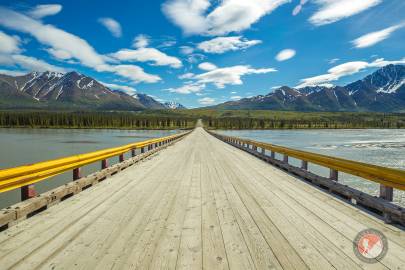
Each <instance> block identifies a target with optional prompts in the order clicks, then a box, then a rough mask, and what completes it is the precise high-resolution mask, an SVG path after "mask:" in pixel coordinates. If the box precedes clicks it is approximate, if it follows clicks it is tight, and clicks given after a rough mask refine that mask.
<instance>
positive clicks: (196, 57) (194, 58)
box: [187, 53, 206, 64]
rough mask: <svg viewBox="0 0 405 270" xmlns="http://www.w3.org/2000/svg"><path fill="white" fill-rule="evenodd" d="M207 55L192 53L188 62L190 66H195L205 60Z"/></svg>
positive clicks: (188, 57)
mask: <svg viewBox="0 0 405 270" xmlns="http://www.w3.org/2000/svg"><path fill="white" fill-rule="evenodd" d="M205 58H206V57H205V55H203V54H201V53H192V54H189V55H188V56H187V62H189V63H190V64H195V63H198V62H200V61H203V60H204V59H205Z"/></svg>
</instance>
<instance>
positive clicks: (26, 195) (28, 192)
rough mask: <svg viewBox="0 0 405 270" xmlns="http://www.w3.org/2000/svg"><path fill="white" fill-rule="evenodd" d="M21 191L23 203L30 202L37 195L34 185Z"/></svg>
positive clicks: (24, 187)
mask: <svg viewBox="0 0 405 270" xmlns="http://www.w3.org/2000/svg"><path fill="white" fill-rule="evenodd" d="M20 190H21V201H25V200H28V199H30V198H33V197H35V196H36V195H37V193H36V191H35V186H34V185H28V186H23V187H21V188H20Z"/></svg>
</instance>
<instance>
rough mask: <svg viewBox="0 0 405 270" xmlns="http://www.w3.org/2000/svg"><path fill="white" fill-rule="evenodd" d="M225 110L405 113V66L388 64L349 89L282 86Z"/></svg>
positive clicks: (347, 87) (227, 104)
mask: <svg viewBox="0 0 405 270" xmlns="http://www.w3.org/2000/svg"><path fill="white" fill-rule="evenodd" d="M213 108H221V109H253V110H260V109H261V110H267V109H271V110H295V111H385V112H397V111H405V66H403V65H388V66H385V67H383V68H381V69H379V70H377V71H375V72H374V73H372V74H370V75H369V76H367V77H365V78H364V79H362V80H359V81H356V82H353V83H351V84H348V85H346V86H343V87H341V86H332V85H324V86H311V87H304V88H297V89H295V88H290V87H288V86H283V87H280V88H278V89H276V90H274V91H273V92H271V93H269V94H267V95H259V96H255V97H251V98H244V99H241V100H238V101H229V102H225V103H223V104H219V105H217V106H214V107H213Z"/></svg>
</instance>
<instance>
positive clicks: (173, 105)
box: [163, 101, 186, 110]
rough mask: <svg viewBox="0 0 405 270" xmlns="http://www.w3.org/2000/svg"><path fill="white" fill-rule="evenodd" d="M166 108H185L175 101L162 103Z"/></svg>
mask: <svg viewBox="0 0 405 270" xmlns="http://www.w3.org/2000/svg"><path fill="white" fill-rule="evenodd" d="M163 105H164V106H165V107H166V108H167V109H172V110H181V109H186V107H184V106H183V105H181V104H180V103H178V102H175V101H168V102H165V103H164V104H163Z"/></svg>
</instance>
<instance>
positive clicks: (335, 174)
mask: <svg viewBox="0 0 405 270" xmlns="http://www.w3.org/2000/svg"><path fill="white" fill-rule="evenodd" d="M338 178H339V172H338V171H337V170H334V169H330V172H329V179H330V180H333V181H338Z"/></svg>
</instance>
